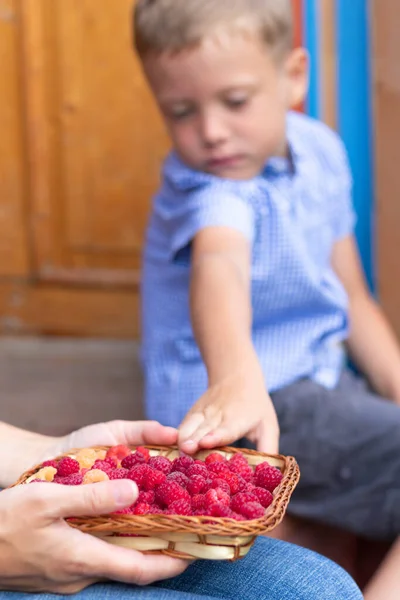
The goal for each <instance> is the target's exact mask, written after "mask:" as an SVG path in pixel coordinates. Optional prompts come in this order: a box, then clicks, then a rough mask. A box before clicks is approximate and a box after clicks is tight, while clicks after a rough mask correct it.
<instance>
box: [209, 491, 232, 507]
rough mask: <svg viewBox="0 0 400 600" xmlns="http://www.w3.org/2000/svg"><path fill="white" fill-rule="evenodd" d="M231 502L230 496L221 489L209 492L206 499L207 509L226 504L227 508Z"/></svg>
mask: <svg viewBox="0 0 400 600" xmlns="http://www.w3.org/2000/svg"><path fill="white" fill-rule="evenodd" d="M230 501H231V499H230V496H229V494H227V493H226V492H224V490H220V489H216V490H208V492H207V493H206V497H205V504H206V508H209V507H210V506H212V505H213V504H225V505H226V506H229V504H230Z"/></svg>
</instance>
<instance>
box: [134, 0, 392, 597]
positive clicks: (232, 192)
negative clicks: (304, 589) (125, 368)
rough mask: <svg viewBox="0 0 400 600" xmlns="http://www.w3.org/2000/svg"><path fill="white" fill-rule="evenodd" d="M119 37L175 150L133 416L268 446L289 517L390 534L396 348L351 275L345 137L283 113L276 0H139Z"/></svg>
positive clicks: (292, 75) (286, 42)
mask: <svg viewBox="0 0 400 600" xmlns="http://www.w3.org/2000/svg"><path fill="white" fill-rule="evenodd" d="M135 42H136V48H137V51H138V53H139V56H140V57H141V59H142V63H143V67H144V72H145V74H146V76H147V79H148V81H149V83H150V86H151V88H152V90H153V93H154V96H155V98H156V100H157V102H158V104H159V107H160V109H161V112H162V114H163V117H164V119H165V122H166V125H167V128H168V130H169V133H170V136H171V139H172V142H173V146H174V151H173V152H172V154H171V155H170V156H169V157H168V159H167V161H166V163H165V167H164V173H163V182H162V187H161V189H160V191H159V193H158V194H157V196H156V198H155V200H154V205H153V212H152V216H151V220H150V225H149V229H148V235H147V242H146V247H145V252H144V269H143V287H142V293H143V360H144V366H145V375H146V402H147V410H148V416H149V417H151V418H155V419H159V420H161V421H162V422H163V423H164V424H168V425H179V424H180V423H181V425H180V446H181V448H182V449H183V450H184V451H186V452H190V453H193V452H195V451H196V450H197V449H198V448H211V447H215V446H218V445H222V444H228V443H232V442H233V441H235V440H237V439H239V438H241V437H242V436H246V437H248V438H250V440H251V441H253V442H255V443H256V444H257V447H258V448H259V449H260V450H262V451H267V452H276V451H277V450H278V444H279V447H280V450H281V452H282V453H284V454H293V455H295V456H296V457H297V459H298V461H299V463H300V468H301V470H302V479H301V483H300V485H299V488H298V491H297V493H296V494H295V496H294V498H293V501H292V503H291V510H292V512H293V513H296V514H298V515H302V516H306V517H309V518H314V519H319V520H321V521H324V522H327V523H332V524H339V525H341V526H342V527H346V528H348V529H349V530H352V531H355V532H357V533H360V534H368V535H372V536H374V537H377V538H391V537H395V536H397V534H398V533H399V531H400V483H399V482H400V408H399V407H398V406H397V403H400V351H399V348H398V346H397V343H396V341H395V338H394V335H393V333H392V332H391V330H390V328H389V326H388V324H387V323H386V321H385V319H384V317H383V315H382V313H381V311H380V309H379V308H378V306H377V305H376V304H375V302H374V301H373V299H372V298H371V297H370V295H369V293H368V291H367V288H366V285H365V282H364V278H363V275H362V270H361V267H360V262H359V258H358V254H357V250H356V244H355V241H354V236H353V231H354V221H355V218H354V213H353V208H352V202H351V176H350V173H349V168H348V164H347V159H346V154H345V151H344V148H343V145H342V143H341V142H340V140H339V138H338V136H337V135H336V134H335V133H333V132H332V131H330V130H329V129H328V128H327V127H326V126H324V125H323V124H321V123H318V122H315V121H313V120H311V119H309V118H308V117H305V116H302V115H299V114H296V113H293V112H291V109H292V107H294V106H297V105H298V104H299V103H300V102H301V101H302V100H303V99H304V96H305V94H306V91H307V56H306V52H305V51H304V49H302V48H296V49H293V48H292V18H291V6H290V1H289V0H279V1H278V0H218V1H215V0H172V1H171V0H153V1H152V0H139V1H138V2H137V7H136V12H135ZM344 343H345V344H346V346H347V349H348V351H349V353H350V354H351V356H352V357H353V359H354V360H355V362H356V363H357V365H358V367H359V368H360V370H361V371H362V372H363V373H364V375H365V377H366V380H368V381H369V383H370V384H371V387H372V388H373V390H374V392H372V391H370V389H369V388H368V387H367V385H366V384H364V382H363V380H360V379H358V378H356V377H355V376H353V375H351V374H350V373H349V372H348V371H347V370H346V369H345V355H344V351H343V344H344ZM383 398H385V399H391V400H393V402H392V403H390V402H388V401H384V400H383ZM278 421H279V427H280V438H279V427H278ZM396 572H397V571H396ZM388 573H392V571H390V569H389V570H388V571H387V572H386V574H385V573H384V575H382V577H381V578H380V579H379V580H376V582H375V584H373V585H376V587H375V588H373V587H372V588H371V589H372V592H371V594H372V595H371V596H367V598H379V597H380V596H379V593H380V590H381V589H383V588H384V585H385V581H386V576H388V577H389V575H388ZM395 577H398V579H397V581H396V586H395V587H393V586H391V588H392V587H393V589H396V590H397V594H399V590H400V576H397V575H396V576H395ZM384 580H385V581H384ZM380 586H381V587H380ZM386 591H387V590H386V588H385V593H386ZM384 597H385V599H387V598H389V597H390V596H388V595H385V596H384ZM395 597H398V595H397V596H395Z"/></svg>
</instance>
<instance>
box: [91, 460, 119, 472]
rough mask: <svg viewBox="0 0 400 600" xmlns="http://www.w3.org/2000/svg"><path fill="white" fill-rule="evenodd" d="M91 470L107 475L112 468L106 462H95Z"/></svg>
mask: <svg viewBox="0 0 400 600" xmlns="http://www.w3.org/2000/svg"><path fill="white" fill-rule="evenodd" d="M114 468H115V467H114ZM92 469H100V471H104V473H107V474H108V473H109V472H110V471H112V469H113V467H112V466H111V465H110V463H109V462H108V460H95V461H94V463H93V467H92Z"/></svg>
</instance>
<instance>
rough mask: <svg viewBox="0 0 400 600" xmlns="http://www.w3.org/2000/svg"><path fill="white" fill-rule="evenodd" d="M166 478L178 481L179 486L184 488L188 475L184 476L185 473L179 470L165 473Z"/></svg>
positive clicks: (186, 484) (187, 481)
mask: <svg viewBox="0 0 400 600" xmlns="http://www.w3.org/2000/svg"><path fill="white" fill-rule="evenodd" d="M167 480H168V481H175V483H178V484H179V485H180V486H181V487H183V488H185V489H186V488H187V486H188V484H189V477H186V475H185V474H184V473H181V472H180V471H174V472H173V473H170V474H169V475H167Z"/></svg>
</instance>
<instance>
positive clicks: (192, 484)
mask: <svg viewBox="0 0 400 600" xmlns="http://www.w3.org/2000/svg"><path fill="white" fill-rule="evenodd" d="M205 485H206V480H205V479H204V477H201V475H193V477H192V478H191V479H190V481H189V483H188V485H187V490H188V492H189V494H190V495H191V496H195V495H196V494H200V492H202V491H203V490H204V488H205Z"/></svg>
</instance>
